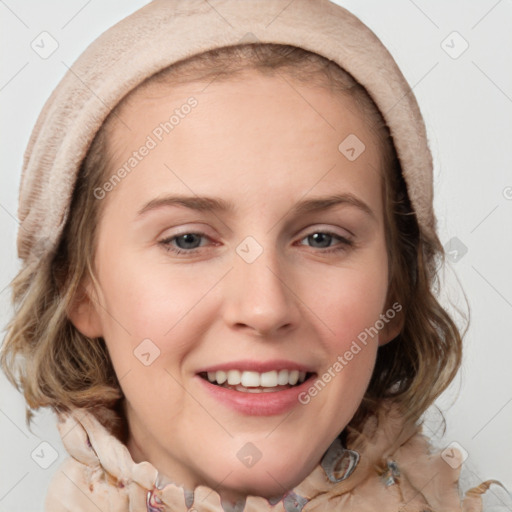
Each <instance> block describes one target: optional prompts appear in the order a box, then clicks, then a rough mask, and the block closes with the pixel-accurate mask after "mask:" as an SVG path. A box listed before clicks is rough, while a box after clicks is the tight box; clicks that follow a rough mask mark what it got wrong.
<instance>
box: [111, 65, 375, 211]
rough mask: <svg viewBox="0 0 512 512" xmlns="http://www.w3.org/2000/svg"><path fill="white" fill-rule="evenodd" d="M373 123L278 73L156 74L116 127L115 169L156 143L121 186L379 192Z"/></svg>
mask: <svg viewBox="0 0 512 512" xmlns="http://www.w3.org/2000/svg"><path fill="white" fill-rule="evenodd" d="M370 124H371V123H370V120H369V119H367V118H366V117H365V116H364V115H363V112H362V111H361V109H360V107H359V106H358V104H357V103H356V101H355V100H354V99H353V98H351V97H350V96H348V94H346V93H343V94H342V93H335V92H332V91H329V90H327V89H326V88H320V87H318V86H314V87H308V86H307V85H305V84H299V83H298V82H297V81H294V80H293V79H292V78H290V77H288V76H286V75H282V74H275V75H273V76H267V75H263V74H261V73H260V72H257V71H254V70H251V71H247V72H244V74H243V75H241V76H237V77H235V78H233V79H230V80H226V79H223V80H217V81H216V80H213V81H210V82H192V83H187V84H179V85H169V84H165V83H151V82H150V83H149V84H146V85H144V87H141V88H139V89H138V90H136V91H135V92H134V93H133V94H132V95H131V96H130V97H129V98H128V101H126V102H125V103H124V104H123V105H122V108H121V109H119V112H118V116H117V117H116V118H114V120H113V122H112V123H111V125H110V129H109V134H108V150H109V154H110V157H111V163H112V165H111V169H110V171H114V172H115V168H116V167H119V166H121V165H123V164H125V163H126V162H127V161H128V160H129V159H130V158H131V156H130V155H133V154H134V153H136V152H137V151H138V149H139V148H143V147H144V145H151V146H154V147H152V149H151V150H150V151H148V152H147V155H146V156H144V158H143V159H141V161H138V162H137V164H136V168H134V171H135V172H130V175H129V178H128V179H125V180H123V183H122V184H121V186H119V187H117V189H118V190H116V194H117V193H118V192H120V190H121V189H123V190H124V191H125V192H130V193H131V194H132V195H133V194H134V193H137V194H139V195H144V194H146V195H151V194H154V193H155V191H156V190H157V189H158V188H159V187H161V186H162V184H164V183H165V185H166V186H169V187H171V188H173V189H176V188H177V189H180V190H183V191H184V192H185V191H186V192H188V193H190V192H191V191H192V192H193V193H197V194H203V193H204V194H205V195H212V193H211V192H212V189H215V190H217V191H218V192H219V194H220V195H222V193H223V192H224V193H226V194H231V193H233V192H234V191H235V190H238V191H239V192H243V194H244V195H245V197H247V196H248V195H249V191H251V192H252V195H253V196H257V195H258V194H259V195H260V196H261V197H266V198H269V197H270V195H269V192H271V191H276V190H285V189H286V190H287V191H288V192H289V193H290V194H291V196H297V195H303V194H304V193H306V192H307V191H308V190H312V189H313V188H314V189H315V192H323V191H330V189H332V187H333V186H334V185H335V184H336V183H338V184H343V183H345V184H347V185H348V186H349V187H352V188H353V189H354V191H355V192H357V191H359V192H360V193H361V194H362V195H363V196H364V195H373V196H375V195H376V193H377V191H379V190H380V182H381V169H382V155H381V148H380V142H379V139H378V137H377V136H376V135H375V133H374V132H373V130H371V128H370ZM132 158H136V157H132ZM187 189H188V190H187ZM364 189H368V190H366V191H365V190H364ZM370 189H372V190H370ZM373 200H374V202H375V201H376V200H377V198H376V197H373Z"/></svg>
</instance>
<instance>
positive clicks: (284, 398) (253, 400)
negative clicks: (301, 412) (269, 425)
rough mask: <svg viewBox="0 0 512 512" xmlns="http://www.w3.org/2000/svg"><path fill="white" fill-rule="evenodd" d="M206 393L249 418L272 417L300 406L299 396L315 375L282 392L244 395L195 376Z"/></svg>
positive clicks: (241, 392)
mask: <svg viewBox="0 0 512 512" xmlns="http://www.w3.org/2000/svg"><path fill="white" fill-rule="evenodd" d="M196 378H197V379H199V381H200V382H201V384H202V385H203V386H204V388H205V390H206V391H207V393H210V395H211V396H213V398H215V399H216V400H218V401H219V402H221V403H222V404H224V405H227V406H228V407H229V408H231V409H234V410H235V411H237V412H239V413H241V414H246V415H250V416H274V415H277V414H283V413H285V412H288V411H289V410H290V409H293V407H295V406H297V405H300V402H299V398H298V397H299V394H300V393H302V392H304V391H306V390H307V389H308V388H309V387H310V386H311V382H312V380H313V379H314V378H315V375H311V376H310V377H309V378H308V379H306V380H305V381H304V382H303V383H302V384H300V385H298V386H293V387H291V388H288V389H284V390H283V391H272V392H267V393H245V392H243V391H236V390H234V389H228V388H223V387H222V386H217V385H216V384H212V383H211V382H209V381H207V380H206V379H203V378H202V377H200V376H199V375H196Z"/></svg>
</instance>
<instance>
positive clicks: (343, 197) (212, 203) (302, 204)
mask: <svg viewBox="0 0 512 512" xmlns="http://www.w3.org/2000/svg"><path fill="white" fill-rule="evenodd" d="M337 205H348V206H353V207H355V208H357V209H359V210H360V211H362V212H364V213H365V214H367V215H368V216H370V217H371V218H372V219H373V220H377V217H376V215H375V213H374V212H373V210H372V209H371V208H370V207H369V206H368V205H367V204H366V203H365V202H364V201H362V200H361V199H359V198H358V197H356V196H355V195H353V194H350V193H344V194H334V195H329V196H325V197H317V198H312V199H306V200H302V201H299V202H298V203H297V204H295V205H294V206H293V208H292V209H291V212H293V213H294V214H296V215H301V214H307V213H318V212H321V211H324V210H328V209H330V208H333V207H334V206H337ZM165 206H183V207H185V208H189V209H191V210H196V211H203V212H222V213H233V212H234V210H235V206H234V205H233V203H231V202H229V201H225V200H224V199H221V198H217V197H207V196H182V195H172V196H165V197H157V198H155V199H152V200H151V201H149V202H148V203H147V204H146V205H144V206H143V207H142V208H141V209H140V210H139V211H138V212H137V216H141V215H144V214H145V213H147V212H149V211H151V210H155V209H157V208H161V207H165Z"/></svg>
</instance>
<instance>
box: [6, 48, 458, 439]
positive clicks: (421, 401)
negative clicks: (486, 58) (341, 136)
mask: <svg viewBox="0 0 512 512" xmlns="http://www.w3.org/2000/svg"><path fill="white" fill-rule="evenodd" d="M247 69H256V70H258V71H260V72H261V73H268V74H280V75H281V76H283V78H284V77H288V78H292V79H293V80H296V81H298V82H302V83H305V84H309V85H311V86H318V87H325V88H328V89H329V90H331V91H335V92H337V93H341V94H346V95H349V96H350V97H352V98H354V100H355V101H356V104H357V106H358V107H359V109H360V111H361V112H362V113H363V114H364V115H365V116H366V118H367V121H368V123H370V127H371V129H372V130H373V131H374V132H375V133H376V135H377V137H378V139H379V141H380V143H381V148H382V169H381V170H380V171H379V172H380V173H381V174H382V175H383V176H384V179H382V182H383V197H384V209H385V212H384V215H385V224H386V241H387V249H388V260H389V288H388V300H387V303H388V304H389V305H391V304H392V303H393V302H394V301H396V302H398V303H399V304H400V305H402V308H403V309H402V311H401V315H402V319H403V327H402V330H401V332H400V334H399V335H398V336H397V337H396V338H395V339H394V340H392V341H391V342H389V343H388V344H386V345H384V346H382V347H380V348H379V350H378V354H377V361H376V366H375V369H374V372H373V376H372V378H371V382H370V384H369V387H368V389H367V391H366V394H365V396H364V399H363V401H362V403H361V405H360V407H359V410H358V412H357V413H356V415H355V416H354V418H353V419H352V421H351V423H350V426H351V427H353V428H358V427H359V426H360V425H361V424H362V422H363V421H364V420H365V419H366V418H367V417H368V415H369V414H371V413H372V412H373V411H375V410H376V409H377V408H378V407H379V406H380V405H381V403H382V401H383V400H385V399H391V400H392V401H394V402H396V403H397V404H398V405H399V406H400V408H401V410H402V411H403V413H404V414H405V416H406V418H407V420H408V421H409V422H415V421H417V420H418V418H419V417H420V416H421V414H422V413H423V412H424V411H425V410H426V409H427V408H428V407H429V406H430V405H431V404H432V403H433V402H434V400H435V399H436V398H437V397H438V396H439V394H440V393H441V392H442V391H443V390H444V389H445V388H446V387H447V386H448V384H449V383H450V382H451V380H452V379H453V378H454V376H455V374H456V372H457V370H458V368H459V365H460V362H461V351H462V340H461V335H460V333H459V330H458V329H457V326H456V325H455V323H454V322H453V320H452V319H451V318H450V316H449V315H448V313H447V312H446V311H445V310H444V309H443V308H442V307H441V305H440V304H439V302H438V301H437V299H436V298H435V296H434V293H433V290H434V288H436V287H437V271H438V268H439V265H440V264H442V263H443V262H444V252H443V248H442V246H441V243H440V241H439V239H438V238H437V236H427V235H426V234H425V233H423V232H422V231H421V230H420V229H419V227H418V223H417V220H416V216H415V214H414V212H413V210H412V208H411V204H410V202H409V198H408V195H407V188H406V184H405V182H404V179H403V177H402V173H401V170H400V163H399V160H398V158H397V155H396V153H395V148H394V145H393V142H392V138H391V135H390V133H389V130H388V128H387V126H386V124H385V122H384V120H383V118H382V115H381V114H380V112H379V110H378V108H377V107H376V105H375V104H374V102H373V101H372V99H371V98H370V96H369V95H368V93H367V91H366V89H365V88H364V87H362V86H361V85H360V84H359V83H357V82H356V81H355V80H354V79H353V78H352V77H351V76H350V75H349V74H348V73H346V72H345V71H343V70H342V69H340V68H339V66H337V65H336V64H335V63H334V62H332V61H329V60H328V59H325V58H323V57H321V56H319V55H316V54H314V53H311V52H308V51H306V50H303V49H300V48H296V47H293V46H288V45H278V44H244V45H239V46H236V47H227V48H220V49H215V50H212V51H209V52H205V53H203V54H200V55H197V56H194V57H191V58H189V59H186V60H184V61H182V62H179V63H177V64H174V65H172V66H170V67H169V68H166V69H165V70H163V71H161V72H160V73H158V74H157V75H154V76H153V77H150V78H149V79H147V80H146V81H145V82H144V83H143V84H141V86H139V88H137V89H138V90H140V87H144V86H145V85H147V84H149V83H154V82H155V81H156V82H159V83H165V84H178V83H187V82H191V81H209V80H213V79H215V80H232V79H236V77H237V76H238V75H240V74H241V73H242V72H243V71H244V70H247ZM129 97H130V94H129V95H128V96H127V97H125V99H124V100H123V101H121V102H120V103H119V104H118V105H117V106H116V107H115V109H114V110H113V111H112V112H111V113H110V116H109V117H108V118H107V120H106V121H105V123H104V124H103V126H102V128H101V129H100V130H99V131H98V133H97V134H96V136H95V139H94V141H93V143H92V144H91V147H90V148H89V151H88V154H87V156H86V158H85V159H84V161H83V163H82V165H81V169H80V173H79V176H78V179H77V182H76V185H75V188H74V192H73V197H72V201H71V207H70V214H69V217H68V221H67V223H66V226H65V228H64V231H63V235H62V237H61V240H60V243H59V245H58V247H57V249H56V250H55V251H53V252H52V253H51V254H49V255H48V256H47V257H46V258H45V259H43V260H41V261H40V262H38V264H37V266H33V267H24V268H23V269H22V270H21V271H20V272H19V274H18V275H17V276H16V277H15V279H14V280H13V282H12V287H13V303H14V305H15V314H14V317H13V318H12V320H11V322H10V323H9V325H8V330H7V336H6V339H5V343H4V347H3V350H2V354H1V364H2V366H3V368H4V371H5V372H6V374H7V376H8V377H9V379H10V380H11V382H13V383H14V384H15V385H16V386H17V387H18V389H20V390H23V392H24V395H25V398H26V401H27V404H28V408H29V409H28V410H27V411H28V417H29V418H30V410H31V409H37V408H39V407H44V406H50V407H52V408H53V409H54V410H57V411H61V410H66V409H69V408H72V407H88V408H91V409H93V412H95V413H96V415H97V417H98V419H99V420H100V421H101V422H102V423H103V424H105V425H106V426H107V428H109V429H110V430H111V431H112V432H113V433H115V434H116V435H118V436H121V430H119V429H120V428H121V427H123V422H124V418H123V417H122V398H123V397H122V392H121V389H120V386H119V383H118V381H117V378H116V375H115V372H114V369H113V367H112V364H111V362H110V358H109V355H108V352H107V349H106V347H105V342H104V340H103V339H102V338H96V339H90V338H88V337H86V336H84V335H83V334H81V333H80V332H79V331H78V330H77V329H76V328H75V327H74V326H73V324H72V323H71V322H70V320H69V318H68V315H67V312H68V311H69V308H70V307H71V305H72V303H73V300H74V298H75V297H76V296H77V294H80V293H83V290H82V288H81V283H82V282H83V280H84V279H85V278H86V277H89V278H91V279H92V280H93V281H96V279H95V275H94V254H95V248H96V232H95V226H97V225H98V220H99V218H100V215H101V211H102V204H103V203H104V201H98V200H97V199H96V198H95V196H94V194H93V191H94V190H95V189H96V188H97V187H100V186H101V185H102V183H103V182H104V179H105V175H106V171H107V170H108V167H109V160H108V155H107V151H106V147H107V146H106V143H107V136H108V127H109V123H110V122H111V121H112V119H113V117H115V116H116V115H117V113H118V112H119V110H120V108H121V107H122V105H123V104H125V102H126V100H127V98H129Z"/></svg>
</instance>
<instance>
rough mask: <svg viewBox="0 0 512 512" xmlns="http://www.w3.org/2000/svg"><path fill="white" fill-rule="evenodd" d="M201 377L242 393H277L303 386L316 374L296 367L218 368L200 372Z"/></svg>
mask: <svg viewBox="0 0 512 512" xmlns="http://www.w3.org/2000/svg"><path fill="white" fill-rule="evenodd" d="M198 375H199V377H201V378H202V379H203V380H205V381H207V382H208V383H210V384H213V385H214V386H218V387H220V388H224V389H230V390H233V391H239V392H242V393H276V392H280V391H285V390H288V389H292V388H295V387H298V386H301V385H302V384H303V383H304V382H305V381H307V380H309V379H311V378H312V377H314V376H315V375H316V374H315V373H312V372H305V371H299V370H295V369H286V368H284V369H281V370H272V371H268V372H255V371H242V370H234V369H231V370H217V371H209V372H200V373H199V374H198Z"/></svg>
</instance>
